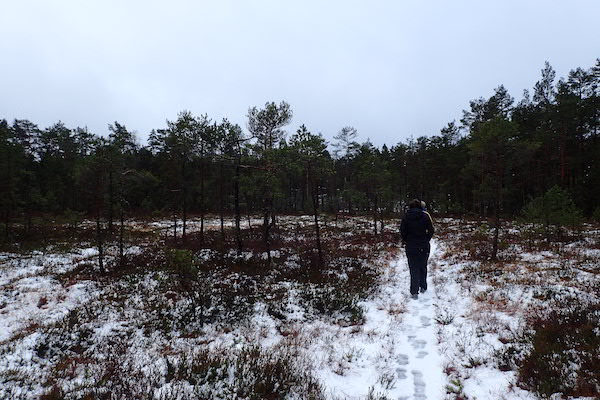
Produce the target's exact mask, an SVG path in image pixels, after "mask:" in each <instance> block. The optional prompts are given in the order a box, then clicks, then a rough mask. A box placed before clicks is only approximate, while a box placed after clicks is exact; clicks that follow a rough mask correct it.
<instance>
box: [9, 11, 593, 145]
mask: <svg viewBox="0 0 600 400" xmlns="http://www.w3.org/2000/svg"><path fill="white" fill-rule="evenodd" d="M599 17H600V1H598V0H587V1H583V0H572V1H553V0H543V1H538V0H536V1H528V0H503V1H493V2H492V1H484V0H477V1H476V0H473V1H456V0H454V1H449V0H447V1H416V0H414V1H350V0H345V1H325V0H322V1H312V0H308V1H307V0H303V1H293V2H292V1H284V0H279V1H276V0H273V1H263V0H256V1H251V0H248V1H241V0H240V1H233V0H218V1H217V0H215V1H211V2H209V1H184V0H170V1H149V0H116V1H113V0H88V1H84V0H71V1H68V0H56V1H51V0H39V1H32V0H5V1H3V4H2V7H1V8H0V54H1V62H0V88H1V91H0V93H1V95H0V118H6V119H8V120H9V121H11V120H12V119H14V118H27V119H30V120H31V121H33V122H35V123H37V124H39V125H40V126H41V127H46V126H49V125H51V124H52V123H54V122H56V121H58V120H62V121H63V122H65V123H66V124H67V126H69V127H75V126H87V127H88V128H89V129H90V130H91V131H92V132H95V133H99V134H106V133H107V125H108V124H109V123H112V122H113V121H119V122H120V123H122V124H125V125H126V126H127V127H128V128H129V129H130V130H135V131H137V132H138V134H139V136H140V138H141V139H142V141H145V138H146V137H147V135H148V133H149V131H150V130H151V129H153V128H161V127H164V126H165V120H166V119H170V120H172V119H175V118H176V116H177V113H178V112H179V111H181V110H184V109H186V110H190V111H192V112H193V113H194V114H196V115H200V114H204V113H206V114H208V115H209V117H211V118H213V119H221V118H223V117H227V118H229V119H230V120H231V121H233V122H236V123H239V124H240V125H242V127H244V128H245V115H246V112H247V110H248V108H249V107H250V106H254V105H257V106H262V105H264V103H265V102H266V101H277V102H279V101H281V100H286V101H287V102H288V103H290V105H291V106H292V109H293V111H294V119H293V121H292V124H291V125H290V126H289V128H288V132H293V131H295V130H296V129H297V127H298V126H299V125H300V124H303V123H304V124H306V125H307V127H308V128H309V129H310V130H311V131H313V132H321V133H323V135H324V136H325V137H326V138H327V139H328V140H330V139H331V138H332V136H333V135H334V134H335V133H336V132H337V131H338V130H339V129H340V128H342V127H343V126H346V125H351V126H354V127H356V128H357V129H358V131H359V135H360V139H361V140H366V138H370V139H371V140H372V142H374V143H375V144H377V145H381V144H383V143H387V144H388V145H391V144H395V143H397V142H398V141H400V140H404V139H406V138H407V137H409V136H411V135H412V136H415V137H416V136H420V135H432V134H436V133H438V132H439V130H440V128H442V127H443V126H444V125H445V124H446V123H447V122H449V121H451V120H454V119H456V120H458V119H460V117H461V110H462V109H464V108H467V106H468V102H469V100H471V99H474V98H477V97H480V96H490V95H491V94H492V92H493V89H494V88H495V87H497V86H498V85H499V84H504V85H505V86H506V87H507V89H508V90H509V92H510V93H511V94H512V95H513V96H514V97H515V98H517V99H519V98H520V97H521V93H522V91H523V89H525V88H530V87H532V86H533V84H534V83H535V81H536V80H537V79H538V78H539V76H540V69H541V68H542V67H543V64H544V61H545V60H548V61H550V63H551V64H552V66H553V67H554V68H555V69H556V71H557V75H558V76H566V75H567V74H568V72H569V70H570V69H573V68H576V67H583V68H589V67H591V66H592V65H593V64H594V62H595V59H596V58H597V57H600V40H599V39H600V21H599Z"/></svg>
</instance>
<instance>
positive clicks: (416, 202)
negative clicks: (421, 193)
mask: <svg viewBox="0 0 600 400" xmlns="http://www.w3.org/2000/svg"><path fill="white" fill-rule="evenodd" d="M408 208H422V207H421V200H419V199H414V200H411V201H410V202H409V203H408Z"/></svg>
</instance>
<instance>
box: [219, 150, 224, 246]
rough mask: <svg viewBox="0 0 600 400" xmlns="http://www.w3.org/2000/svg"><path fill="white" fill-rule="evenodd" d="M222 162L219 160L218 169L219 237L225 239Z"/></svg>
mask: <svg viewBox="0 0 600 400" xmlns="http://www.w3.org/2000/svg"><path fill="white" fill-rule="evenodd" d="M223 180H224V179H223V163H222V162H221V165H220V169H219V214H220V215H219V216H220V219H221V238H222V239H223V241H225V221H224V219H225V217H224V215H223V214H224V212H225V210H224V208H225V204H224V203H225V200H224V194H223Z"/></svg>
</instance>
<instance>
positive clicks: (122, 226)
mask: <svg viewBox="0 0 600 400" xmlns="http://www.w3.org/2000/svg"><path fill="white" fill-rule="evenodd" d="M119 208H120V211H121V215H120V225H119V266H120V267H121V268H123V263H124V262H125V243H124V242H125V217H124V215H123V214H124V213H123V204H121V206H120V207H119Z"/></svg>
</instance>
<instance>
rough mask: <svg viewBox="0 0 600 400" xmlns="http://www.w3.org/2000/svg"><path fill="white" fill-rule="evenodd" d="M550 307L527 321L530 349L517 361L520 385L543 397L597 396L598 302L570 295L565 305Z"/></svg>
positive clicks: (599, 352)
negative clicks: (540, 315) (558, 395)
mask: <svg viewBox="0 0 600 400" xmlns="http://www.w3.org/2000/svg"><path fill="white" fill-rule="evenodd" d="M563 305H564V304H563ZM551 310H552V311H550V312H549V313H548V314H547V315H544V316H542V317H533V318H531V319H530V321H529V325H530V329H531V331H532V334H531V349H530V351H529V353H528V354H527V355H526V356H525V357H524V359H523V361H522V362H521V363H520V366H519V369H518V382H519V385H520V386H522V387H523V388H526V389H528V390H533V391H535V392H536V393H538V394H540V395H541V396H544V397H547V396H550V395H552V394H554V393H559V392H560V393H562V394H563V396H574V397H580V396H589V397H597V396H598V395H600V366H599V364H598V360H600V330H599V328H598V327H599V326H600V304H598V303H587V304H586V303H584V302H580V301H578V300H577V299H571V302H570V303H567V307H566V308H564V309H561V308H559V307H553V308H552V309H551Z"/></svg>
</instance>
